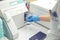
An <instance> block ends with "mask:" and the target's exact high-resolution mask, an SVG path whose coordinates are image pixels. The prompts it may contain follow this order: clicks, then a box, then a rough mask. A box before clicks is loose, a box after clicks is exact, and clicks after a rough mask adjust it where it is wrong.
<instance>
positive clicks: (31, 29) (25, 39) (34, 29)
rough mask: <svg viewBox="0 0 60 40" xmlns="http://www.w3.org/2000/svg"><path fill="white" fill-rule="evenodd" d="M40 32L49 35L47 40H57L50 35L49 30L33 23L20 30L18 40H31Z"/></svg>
mask: <svg viewBox="0 0 60 40" xmlns="http://www.w3.org/2000/svg"><path fill="white" fill-rule="evenodd" d="M40 31H41V32H44V33H46V34H47V35H48V36H47V38H46V39H45V40H55V39H54V37H55V36H51V35H52V34H49V33H48V30H47V29H45V28H43V27H42V26H40V25H37V24H35V23H31V24H30V25H26V26H25V27H23V28H21V29H19V38H18V39H16V40H29V38H30V37H32V36H33V35H35V34H36V33H38V32H40Z"/></svg>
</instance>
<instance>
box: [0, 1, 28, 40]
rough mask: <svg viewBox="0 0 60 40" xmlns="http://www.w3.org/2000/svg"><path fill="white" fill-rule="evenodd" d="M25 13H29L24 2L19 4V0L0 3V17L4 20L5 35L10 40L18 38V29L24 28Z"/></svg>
mask: <svg viewBox="0 0 60 40" xmlns="http://www.w3.org/2000/svg"><path fill="white" fill-rule="evenodd" d="M2 4H3V5H2ZM24 12H27V8H26V6H25V3H24V2H21V3H18V0H7V1H2V2H0V16H1V17H2V18H3V19H4V26H5V27H4V29H5V35H6V36H7V37H8V38H9V39H10V40H13V39H15V38H17V37H18V28H21V27H22V26H24V24H25V23H24Z"/></svg>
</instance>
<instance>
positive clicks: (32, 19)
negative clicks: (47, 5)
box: [26, 15, 40, 22]
mask: <svg viewBox="0 0 60 40" xmlns="http://www.w3.org/2000/svg"><path fill="white" fill-rule="evenodd" d="M26 21H27V22H36V21H40V18H39V17H38V16H37V15H31V16H29V17H27V18H26Z"/></svg>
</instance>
